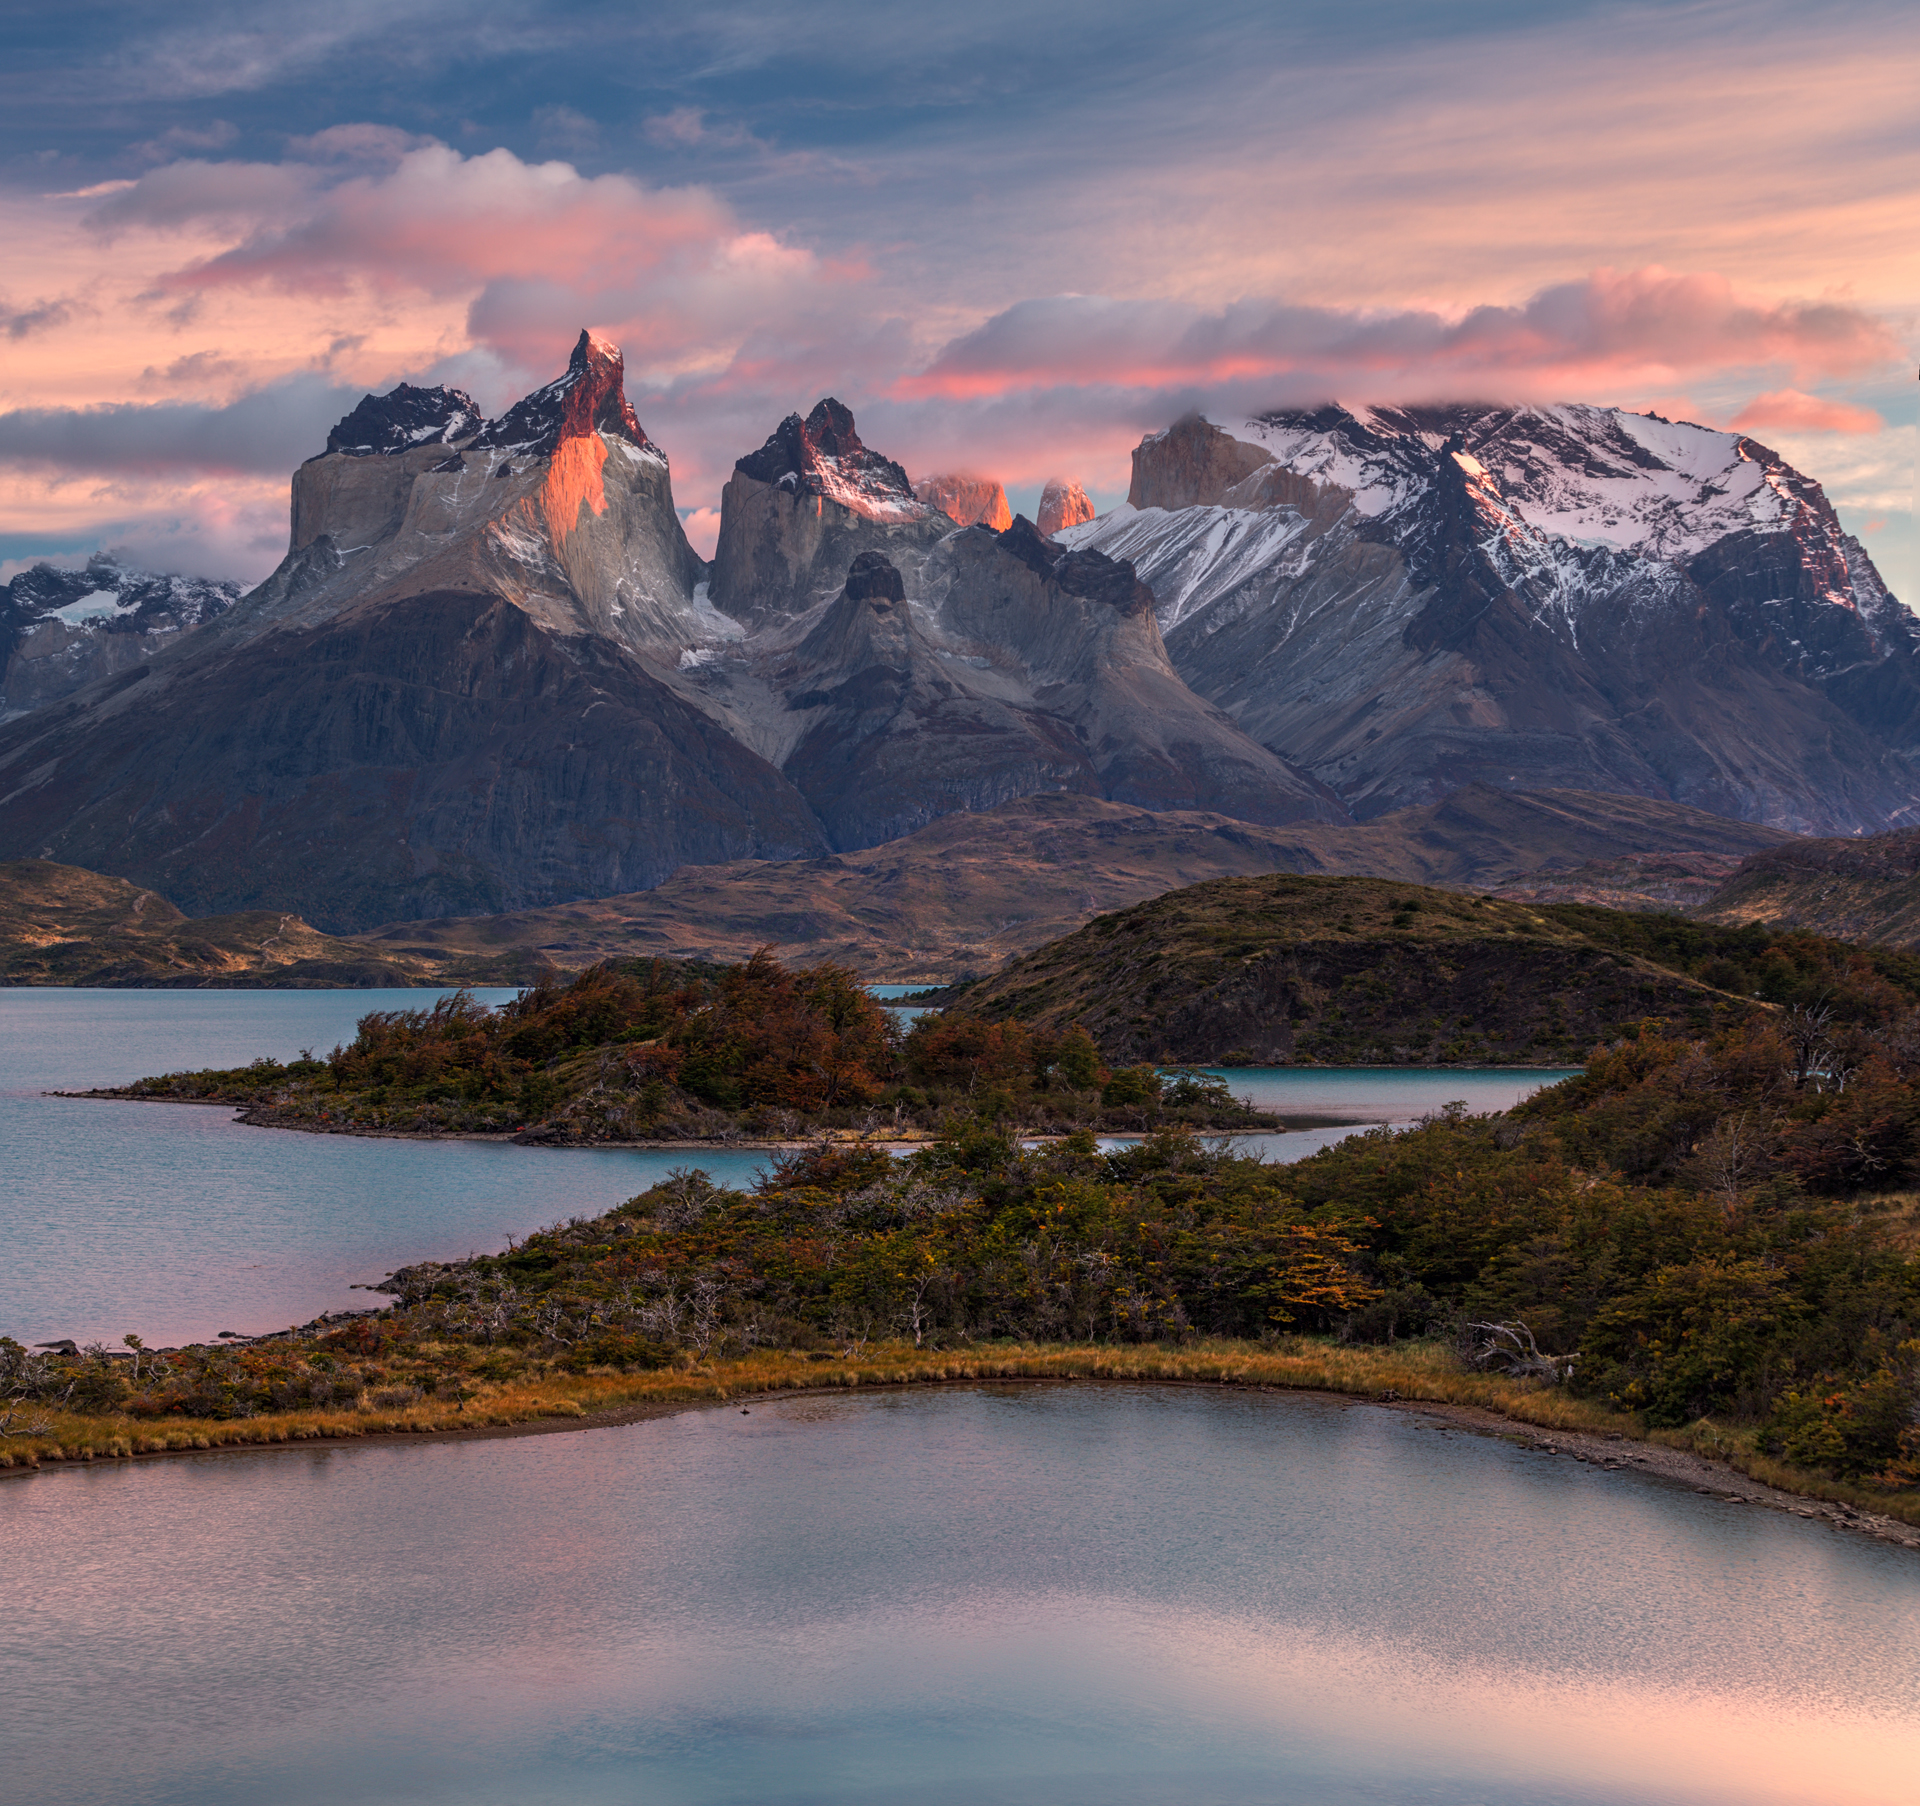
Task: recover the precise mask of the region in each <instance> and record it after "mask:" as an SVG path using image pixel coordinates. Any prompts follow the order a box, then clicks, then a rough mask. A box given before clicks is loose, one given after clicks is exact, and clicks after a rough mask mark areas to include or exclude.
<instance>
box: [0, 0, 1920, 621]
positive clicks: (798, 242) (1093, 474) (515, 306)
mask: <svg viewBox="0 0 1920 1806" xmlns="http://www.w3.org/2000/svg"><path fill="white" fill-rule="evenodd" d="M0 19H3V20H4V26H3V30H4V38H3V39H0V45H3V46H4V49H5V52H6V54H5V55H4V56H0V243H4V244H5V245H6V247H7V254H6V256H5V257H4V259H0V577H4V576H5V575H7V574H9V573H11V572H12V571H14V570H17V569H19V568H21V567H22V565H23V564H24V563H26V562H30V561H31V560H33V559H35V558H38V557H52V558H54V559H56V560H57V561H59V562H77V561H78V560H80V559H83V558H84V557H86V556H87V555H88V554H89V553H91V552H93V551H95V550H98V549H102V548H111V549H115V550H117V551H120V552H121V553H122V554H123V555H125V556H128V557H131V558H133V559H135V560H137V561H139V562H143V563H146V564H148V565H151V566H154V567H156V568H160V569H166V570H182V571H188V572H197V573H203V574H206V575H212V576H232V577H238V578H242V579H244V580H254V579H257V578H259V577H261V576H263V575H265V574H266V572H267V571H268V570H270V569H271V568H272V566H273V565H274V564H275V563H276V562H277V561H278V559H279V557H280V555H281V553H282V552H283V551H284V549H285V545H286V534H287V483H288V477H289V475H290V473H291V471H292V468H293V467H294V465H296V464H297V463H298V462H299V461H300V460H301V459H303V458H305V457H309V456H311V455H313V454H314V453H315V452H317V451H319V450H320V449H321V447H322V445H323V444H324V441H325V436H326V432H327V429H328V427H329V426H330V425H331V424H332V423H333V422H334V421H335V420H336V419H338V418H339V417H340V416H341V415H342V414H344V413H345V412H346V411H347V410H348V409H349V408H350V407H352V405H353V404H354V403H355V402H356V401H357V400H358V399H359V398H360V396H361V395H362V394H364V393H366V392H368V391H370V390H371V391H381V390H384V389H387V388H390V387H391V386H392V385H393V384H394V383H396V382H399V381H403V380H404V381H410V382H426V383H430V382H447V383H453V384H457V385H458V386H461V387H463V388H465V389H467V390H468V391H470V392H471V393H472V394H473V395H474V397H475V398H476V399H477V400H478V401H479V402H480V403H481V404H482V406H483V407H484V408H486V409H487V410H488V411H490V412H492V411H498V410H499V409H501V408H503V407H504V406H505V405H506V404H507V403H509V402H511V401H512V400H514V399H515V398H516V397H517V396H519V395H520V394H522V393H524V392H526V391H527V390H528V389H531V388H533V387H536V386H537V385H538V384H540V383H542V382H544V381H547V380H550V379H551V378H552V377H553V376H555V375H557V374H558V373H559V371H560V370H561V368H563V367H564V363H565V359H566V355H567V351H568V349H569V347H570V346H571V344H572V342H573V340H574V339H575V338H576V337H577V335H578V333H579V331H580V329H581V327H583V326H589V327H592V328H594V329H595V330H597V331H599V332H602V333H604V334H606V335H607V336H609V337H611V338H613V339H614V340H615V341H616V342H618V343H619V344H621V345H622V346H623V348H624V350H625V353H626V360H627V387H628V393H629V395H630V396H631V398H632V400H633V402H634V405H635V407H636V409H637V410H638V412H639V415H640V418H641V420H642V422H643V423H644V425H645V426H646V428H647V430H648V432H649V434H650V435H651V436H652V437H653V438H654V439H655V440H656V441H657V442H658V443H659V444H660V445H661V446H662V447H663V449H664V450H665V451H666V452H667V453H668V455H669V458H670V459H671V462H672V469H673V482H674V493H675V498H676V501H677V503H678V504H679V506H680V508H681V511H682V514H683V515H684V516H685V518H686V520H687V526H688V531H689V534H690V536H691V537H692V538H693V540H694V542H695V544H696V545H697V546H699V547H700V549H702V550H703V551H707V550H710V549H711V545H712V540H713V534H714V532H715V530H716V527H717V513H716V510H717V506H718V502H719V495H720V489H721V486H722V484H723V483H724V482H725V480H726V476H727V473H728V472H729V470H730V469H731V467H732V464H733V461H734V459H735V458H737V457H739V456H741V455H743V454H744V453H746V452H748V451H751V450H753V449H754V448H755V447H757V446H758V445H759V444H760V443H761V442H762V441H763V440H764V439H765V437H766V436H767V434H768V433H769V432H770V431H772V429H773V427H774V426H775V424H776V423H777V422H778V421H779V419H780V418H781V417H782V416H783V415H785V414H787V413H788V412H790V411H794V410H799V411H801V412H805V411H806V410H807V409H808V408H809V407H811V405H812V404H813V403H814V402H815V401H816V400H818V399H819V398H820V397H821V396H822V395H826V394H833V395H837V396H839V397H840V399H842V400H843V401H845V402H846V403H847V404H848V405H849V406H850V407H852V408H853V409H854V411H855V413H856V415H857V417H858V420H859V424H860V430H861V434H862V436H863V438H865V439H866V441H867V442H868V443H869V444H871V445H874V446H876V447H878V448H879V449H881V450H883V451H885V452H887V453H889V454H890V455H892V456H894V457H897V458H899V459H900V460H901V461H902V462H903V463H905V464H906V466H907V468H908V469H909V471H910V472H912V473H913V474H915V475H922V474H929V473H932V472H935V471H948V470H969V471H977V472H983V473H985V474H988V475H992V476H997V477H999V478H1001V480H1002V481H1004V482H1005V483H1006V485H1007V488H1008V490H1009V493H1010V495H1011V497H1012V499H1013V501H1014V504H1015V506H1016V508H1024V509H1025V510H1026V511H1027V512H1032V511H1033V509H1034V506H1035V503H1036V501H1037V497H1038V492H1039V488H1040V485H1041V484H1042V483H1043V482H1044V481H1045V480H1046V479H1047V478H1048V477H1049V476H1054V475H1060V476H1065V477H1068V478H1072V479H1075V480H1078V481H1080V482H1082V483H1083V484H1085V486H1086V487H1087V489H1088V490H1089V491H1090V492H1091V494H1092V495H1093V497H1094V500H1095V502H1096V503H1097V504H1098V505H1100V506H1101V507H1107V506H1111V505H1112V504H1114V503H1115V502H1118V501H1120V500H1122V499H1124V497H1125V494H1126V486H1127V477H1128V470H1129V453H1130V451H1131V449H1132V448H1133V446H1134V445H1136V444H1137V443H1138V442H1139V440H1140V438H1141V437H1142V435H1143V434H1145V433H1148V432H1153V431H1157V430H1158V429H1159V428H1161V427H1163V426H1165V425H1167V424H1168V423H1169V422H1170V421H1172V420H1174V419H1176V418H1178V417H1179V416H1180V415H1181V414H1182V413H1184V412H1186V411H1188V410H1189V409H1192V408H1199V409H1201V410H1202V411H1203V412H1205V413H1207V414H1208V415H1209V417H1211V418H1213V419H1215V420H1219V421H1222V422H1230V421H1231V420H1232V419H1233V418H1234V417H1235V416H1236V415H1240V416H1244V415H1245V414H1246V413H1248V412H1253V411H1258V410H1260V409H1262V408H1267V407H1273V406H1277V405H1287V404H1293V403H1300V402H1320V401H1324V400H1328V399H1339V400H1342V401H1346V402H1349V403H1355V402H1366V401H1392V400H1435V399H1460V400H1482V399H1484V400H1490V401H1519V400H1538V401H1553V400H1570V401H1591V402H1600V403H1607V404H1616V405H1622V406H1627V407H1634V408H1643V409H1644V408H1653V409H1657V410H1658V411H1659V412H1661V413H1662V414H1665V415H1667V416H1669V417H1673V418H1683V419H1690V420H1697V421H1700V422H1702V423H1704V424H1708V425H1713V426H1718V427H1730V428H1736V429H1738V430H1740V431H1744V432H1749V433H1751V434H1752V435H1753V436H1754V437H1755V438H1757V439H1759V440H1761V441H1763V442H1764V443H1766V444H1767V445H1769V446H1771V447H1773V448H1774V449H1776V450H1778V451H1780V452H1781V453H1783V454H1784V455H1785V456H1787V457H1788V458H1789V459H1790V460H1791V461H1793V462H1794V463H1796V464H1798V465H1799V466H1800V467H1801V468H1802V469H1804V470H1806V471H1808V472H1809V473H1810V474H1812V475H1814V476H1816V477H1818V478H1819V479H1820V480H1821V481H1822V482H1823V483H1825V484H1826V485H1827V488H1828V493H1829V495H1830V496H1831V497H1832V499H1833V500H1834V502H1835V504H1836V505H1837V506H1838V507H1839V509H1840V512H1841V516H1842V519H1843V520H1844V521H1845V522H1846V524H1847V526H1848V527H1849V528H1850V529H1852V530H1853V531H1855V532H1858V533H1860V534H1861V535H1862V536H1863V537H1864V538H1865V540H1866V542H1867V544H1868V546H1869V549H1870V550H1871V551H1872V552H1873V554H1874V556H1875V558H1876V561H1877V562H1878V563H1879V564H1880V566H1881V569H1882V572H1883V574H1884V575H1885V576H1886V577H1887V579H1888V580H1889V582H1891V583H1892V584H1893V585H1894V587H1895V588H1896V589H1897V590H1899V591H1900V592H1901V594H1902V595H1903V596H1905V597H1906V598H1907V599H1909V600H1915V599H1920V534H1916V532H1915V518H1914V514H1915V472H1916V450H1917V449H1920V443H1917V442H1920V430H1917V428H1916V405H1917V404H1920V384H1916V382H1915V380H1914V378H1915V362H1916V356H1917V355H1920V231H1916V224H1920V106H1916V105H1915V104H1914V96H1915V94H1917V93H1920V13H1916V12H1915V10H1914V9H1913V8H1912V7H1911V6H1910V5H1883V4H1878V3H1865V0H1846V3H1834V4H1820V3H1819V0H1802V3H1800V4H1795V5H1784V4H1777V3H1776V0H1742V3H1740V4H1720V3H1717V0H1715V3H1709V4H1697V5H1694V4H1665V5H1650V6H1622V5H1617V4H1601V3H1598V0H1594V3H1589V4H1581V3H1579V0H1528V3H1527V4H1520V3H1518V0H1471V3H1466V4H1441V5H1436V4H1433V0H1425V3H1424V4H1402V3H1401V0H1377V3H1370V0H1356V3H1354V4H1349V5H1346V6H1343V7H1337V8H1329V7H1327V6H1325V5H1324V4H1316V5H1312V6H1306V5H1290V4H1261V5H1252V4H1239V3H1237V0H1216V4H1214V5H1212V6H1210V7H1207V8H1194V7H1191V6H1173V5H1167V4H1150V5H1139V4H1134V5H1129V4H1126V0H1112V3H1109V4H1101V5H1091V4H1087V5H1082V4H1076V3H1068V4H1054V5H1043V6H1035V5H1032V4H1026V5H1012V4H1004V3H1002V0H973V3H972V4H969V5H968V6H966V7H964V8H953V9H946V10H943V11H942V12H940V13H938V14H934V13H931V12H929V11H928V10H926V9H920V8H913V7H903V6H900V5H898V4H888V5H879V4H866V3H864V0H861V3H854V0H812V3H810V4H806V5H794V4H792V3H791V0H779V3H777V4H761V3H759V0H709V3H706V4H701V5H699V6H681V7H666V6H654V5H647V4H637V3H634V0H626V3H623V4H615V3H613V0H573V3H570V4H566V5H552V4H538V3H535V0H525V3H501V4H488V3H487V0H457V3H456V0H331V3H330V4H329V5H328V6H325V7H316V6H313V5H312V4H311V3H310V0H300V3H299V4H277V3H274V4H259V3H254V4H231V3H228V4H223V3H221V0H202V3H201V4H198V5H196V6H194V7H192V8H186V7H171V6H160V5H153V4H124V3H123V4H99V3H96V0H68V3H67V4H63V5H61V6H59V7H48V6H40V5H36V6H32V7H29V6H27V5H25V4H23V3H22V0H8V3H7V5H6V7H5V9H4V12H0Z"/></svg>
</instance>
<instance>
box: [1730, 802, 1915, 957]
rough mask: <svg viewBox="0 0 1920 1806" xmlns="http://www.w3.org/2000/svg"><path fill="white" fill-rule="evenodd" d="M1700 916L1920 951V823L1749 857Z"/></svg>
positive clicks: (1799, 842) (1806, 842) (1809, 842)
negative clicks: (1858, 836)
mask: <svg viewBox="0 0 1920 1806" xmlns="http://www.w3.org/2000/svg"><path fill="white" fill-rule="evenodd" d="M1697 913H1698V914H1699V915H1700V917H1701V918H1702V919H1703V920H1705V921H1709V922H1760V923H1763V924H1765V925H1766V926H1767V927H1770V928H1805V929H1809V930H1811V931H1812V932H1813V933H1815V934H1830V935H1834V936H1837V937H1838V938H1839V939H1842V940H1849V941H1878V942H1881V943H1883V944H1884V945H1886V946H1890V947H1907V948H1920V828H1906V829H1903V830H1901V832H1899V833H1897V834H1875V835H1872V836H1870V837H1867V838H1865V839H1860V840H1795V841H1790V842H1788V843H1787V844H1786V845H1784V846H1780V847H1774V848H1769V849H1767V850H1766V851H1763V852H1760V853H1756V854H1754V855H1753V856H1752V857H1751V858H1749V859H1748V860H1746V861H1745V863H1744V864H1742V865H1741V866H1740V867H1739V868H1738V869H1737V870H1736V871H1734V872H1733V873H1732V875H1731V876H1729V877H1728V878H1727V880H1726V881H1725V882H1724V883H1723V884H1722V885H1721V886H1720V887H1719V889H1717V890H1716V891H1715V892H1714V893H1713V895H1712V896H1711V897H1709V898H1707V899H1706V900H1705V902H1704V903H1703V904H1702V905H1701V907H1700V909H1699V910H1698V912H1697Z"/></svg>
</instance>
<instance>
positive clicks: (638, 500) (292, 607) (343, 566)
mask: <svg viewBox="0 0 1920 1806" xmlns="http://www.w3.org/2000/svg"><path fill="white" fill-rule="evenodd" d="M622 384H623V362H622V359H621V355H620V352H619V350H618V349H617V348H616V347H614V346H612V345H610V344H608V343H607V342H606V341H605V340H603V339H597V338H595V337H594V336H593V335H592V334H591V333H586V332H583V333H582V334H581V335H580V340H579V343H578V344H577V345H576V346H575V347H574V351H573V356H572V359H571V360H570V362H569V363H568V366H567V370H566V373H565V374H564V375H563V376H561V377H560V378H559V379H558V380H556V381H555V382H552V383H549V384H548V385H547V386H546V387H545V388H542V389H538V390H536V391H535V392H534V393H533V394H531V395H529V396H527V397H526V398H525V399H523V400H521V401H519V402H517V403H516V404H515V405H514V406H513V407H512V408H511V409H509V410H508V412H507V413H506V414H504V415H502V416H501V418H500V419H498V420H496V421H492V422H485V421H482V420H481V419H480V418H479V417H478V413H477V410H476V409H475V408H474V406H473V403H472V402H471V400H469V399H468V397H466V396H465V395H463V394H461V393H460V391H458V390H457V389H411V390H409V389H406V386H405V385H402V390H400V391H396V392H395V395H394V396H384V397H374V396H369V397H368V398H367V399H366V401H364V402H362V403H361V404H360V406H359V408H357V409H355V411H354V412H353V413H352V414H350V415H349V416H348V417H347V419H346V420H344V421H342V422H341V423H340V425H339V426H338V427H336V428H335V429H334V432H333V435H332V436H331V438H330V439H329V445H330V446H332V447H335V449H331V450H329V451H327V452H325V453H323V454H322V455H321V456H320V457H318V458H312V459H309V460H308V461H307V462H306V463H305V464H303V465H302V466H301V467H300V469H299V470H298V471H297V472H296V473H295V474H294V480H293V533H292V539H291V543H290V545H289V548H288V555H287V558H286V560H285V562H284V563H282V565H281V566H280V568H279V569H278V570H277V571H275V572H274V574H273V575H272V576H271V577H269V578H268V579H267V581H266V582H265V583H263V584H262V585H261V586H260V588H259V589H257V590H255V591H254V592H253V593H252V594H251V595H249V597H248V598H247V606H246V608H245V610H243V611H242V612H241V613H240V614H239V615H238V616H236V618H235V620H234V622H233V623H232V627H233V629H234V630H236V631H241V632H247V631H268V630H272V629H275V628H279V627H284V626H310V625H314V624H316V623H318V622H319V621H321V620H324V619H327V618H329V617H331V616H332V615H334V614H336V613H338V612H339V611H340V610H341V609H342V608H346V607H354V606H365V605H367V604H369V603H372V602H376V601H389V600H396V599H399V598H401V597H404V596H408V595H424V594H427V593H429V592H431V591H435V590H449V591H453V590H458V591H470V592H472V593H474V594H478V595H497V596H500V597H502V598H503V599H505V600H507V601H509V602H511V603H513V604H514V606H516V607H518V608H521V609H523V610H524V611H525V612H527V613H528V614H530V615H532V616H533V617H534V618H535V619H537V620H539V621H541V622H542V623H543V624H545V625H546V626H548V627H550V628H552V629H553V630H554V631H555V632H558V633H562V634H572V633H592V634H597V635H600V636H602V637H604V638H607V639H610V640H613V641H614V642H616V643H617V644H620V645H623V646H626V647H627V648H628V649H630V650H632V651H634V652H637V653H641V654H643V655H651V656H655V657H671V658H677V657H678V656H679V653H680V651H681V649H682V648H684V647H685V646H687V645H690V644H692V643H694V642H695V641H696V640H697V639H698V638H700V637H701V634H702V632H703V627H702V620H701V617H702V613H703V611H702V610H701V609H700V608H699V607H698V605H696V604H695V602H694V600H693V592H694V588H695V585H697V584H698V583H699V581H700V579H701V577H702V576H703V575H704V573H705V566H704V564H703V563H702V561H701V560H700V558H699V557H698V555H697V554H696V553H695V552H694V550H693V548H692V547H691V546H689V545H688V544H687V538H686V534H685V532H684V531H683V530H682V528H681V525H680V517H679V515H678V514H677V513H676V512H675V510H674V505H673V483H672V478H671V475H670V473H669V471H668V467H667V460H666V456H665V454H664V453H663V452H662V451H661V450H660V448H659V447H658V446H656V445H655V444H654V443H653V442H652V441H651V440H650V439H649V438H648V437H647V435H646V433H645V432H644V430H642V428H641V426H640V423H639V421H638V420H637V419H636V418H635V416H634V412H633V409H632V407H631V406H630V405H629V404H628V402H627V399H626V396H625V393H624V390H623V386H622ZM396 396H397V397H399V399H398V400H396Z"/></svg>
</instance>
